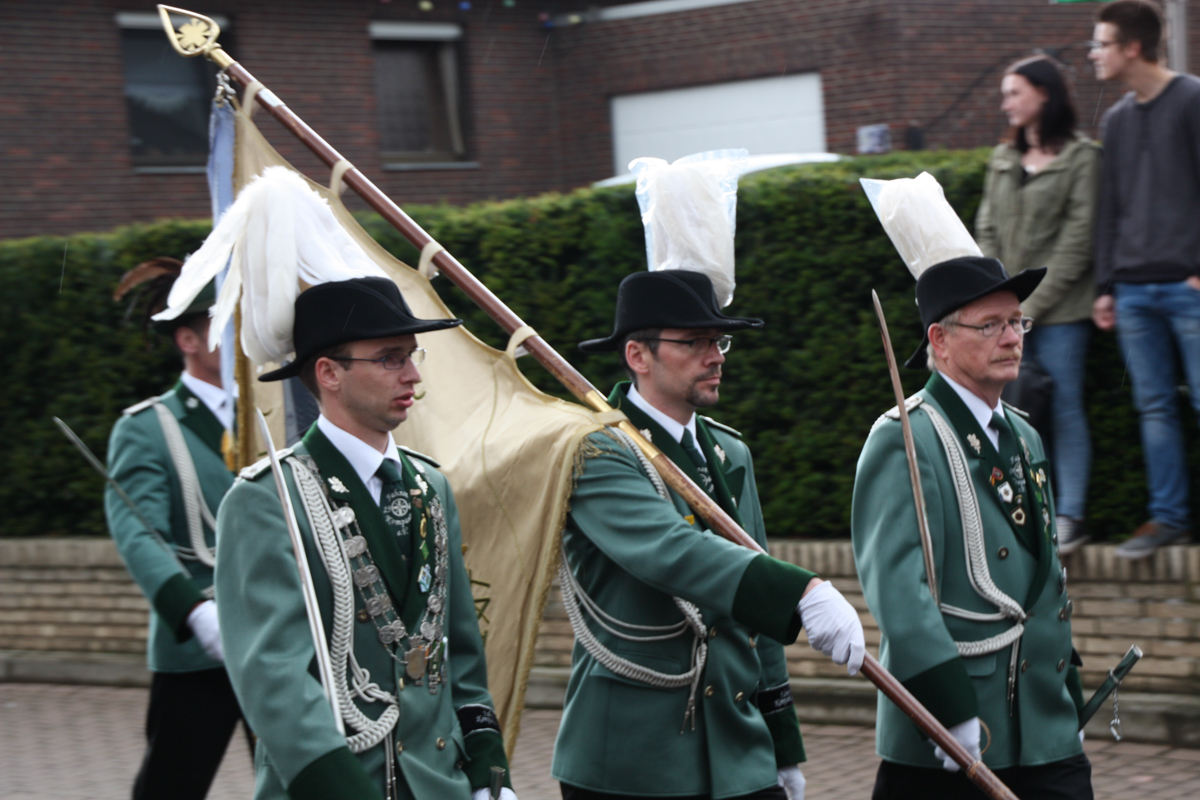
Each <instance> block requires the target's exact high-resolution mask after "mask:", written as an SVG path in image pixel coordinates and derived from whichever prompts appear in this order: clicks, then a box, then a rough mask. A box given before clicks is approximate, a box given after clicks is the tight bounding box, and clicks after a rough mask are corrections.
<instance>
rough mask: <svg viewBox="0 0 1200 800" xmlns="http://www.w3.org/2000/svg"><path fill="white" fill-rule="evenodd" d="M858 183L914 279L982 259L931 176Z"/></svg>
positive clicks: (864, 180) (865, 179)
mask: <svg viewBox="0 0 1200 800" xmlns="http://www.w3.org/2000/svg"><path fill="white" fill-rule="evenodd" d="M859 182H860V183H861V184H862V187H863V191H864V192H866V193H867V199H868V200H870V201H871V207H872V208H873V209H875V215H876V216H878V217H879V221H880V222H881V223H883V229H884V230H885V231H887V235H888V237H889V238H890V239H891V240H892V244H893V245H895V247H896V251H897V252H899V253H900V257H901V258H903V259H904V263H905V264H907V265H908V269H909V271H910V272H912V274H913V277H914V278H920V277H921V273H922V272H924V271H925V270H927V269H929V268H930V267H932V266H933V265H934V264H940V263H942V262H943V261H949V260H950V259H952V258H961V257H963V256H982V255H983V253H982V251H980V249H979V245H978V244H976V243H975V239H973V238H972V237H971V234H970V233H969V232H968V231H967V226H965V225H963V222H962V220H961V219H959V218H958V214H956V213H954V209H953V208H951V207H950V204H949V203H948V202H946V195H945V193H944V192H943V191H942V186H941V184H940V183H938V182H937V179H936V178H934V177H933V176H932V175H930V174H929V173H928V172H922V173H921V174H920V175H918V176H917V177H915V178H898V179H896V180H891V181H878V180H872V179H870V178H860V179H859Z"/></svg>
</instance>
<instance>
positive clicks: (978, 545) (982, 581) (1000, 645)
mask: <svg viewBox="0 0 1200 800" xmlns="http://www.w3.org/2000/svg"><path fill="white" fill-rule="evenodd" d="M922 407H923V408H924V409H925V413H927V414H928V415H929V419H930V421H932V422H933V427H934V430H935V431H937V434H938V438H940V439H941V441H942V448H943V449H944V450H945V451H946V459H947V461H948V462H949V465H950V474H951V476H952V477H953V479H954V491H955V494H956V495H957V496H958V509H959V516H960V519H961V520H962V528H963V544H964V550H965V552H966V561H967V564H966V566H967V578H968V579H969V580H970V582H971V587H972V588H973V589H974V590H975V592H976V594H978V595H979V596H980V597H982V598H983V599H984V600H986V601H988V602H989V603H991V604H992V605H994V606H996V607H997V608H998V609H999V612H997V613H994V614H983V613H980V612H976V611H968V610H966V609H962V608H958V607H956V606H951V605H949V604H947V603H941V604H940V606H939V607H940V610H941V611H942V613H944V614H948V615H950V616H954V617H959V618H960V619H968V620H972V621H976V622H995V621H999V620H1002V619H1012V620H1015V621H1016V622H1015V624H1014V625H1013V627H1011V628H1009V629H1008V630H1006V631H1003V632H1001V633H998V634H996V635H995V636H991V637H989V638H987V639H980V640H978V641H972V642H955V643H954V644H955V646H956V647H957V648H958V654H959V655H960V656H964V657H968V658H969V657H972V656H981V655H987V654H988V653H995V652H996V651H998V650H1003V649H1004V648H1005V647H1008V646H1009V645H1010V644H1012V643H1013V642H1015V641H1017V640H1018V639H1020V638H1021V635H1022V634H1023V633H1024V632H1025V626H1024V624H1023V623H1024V622H1025V619H1026V615H1025V610H1024V609H1023V608H1021V604H1020V603H1018V602H1017V601H1016V600H1014V599H1013V598H1011V597H1009V596H1008V595H1007V594H1005V593H1004V592H1002V591H1001V590H1000V588H999V587H998V586H996V584H995V582H994V581H992V575H991V572H990V571H989V570H988V565H987V547H986V544H985V543H984V540H983V519H982V517H981V516H980V513H979V498H978V497H977V496H976V494H975V484H974V482H973V481H972V480H971V473H970V470H969V469H968V468H967V464H966V456H965V454H964V453H963V450H962V445H961V444H960V443H959V441H958V437H957V435H956V434H955V433H954V430H953V429H952V428H951V427H950V425H949V424H948V423H947V422H946V420H945V419H944V418H943V417H942V415H941V414H939V413H938V412H937V411H936V410H935V409H934V408H933V407H932V406H930V405H929V404H928V403H926V404H924V406H922Z"/></svg>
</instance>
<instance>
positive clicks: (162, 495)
mask: <svg viewBox="0 0 1200 800" xmlns="http://www.w3.org/2000/svg"><path fill="white" fill-rule="evenodd" d="M173 469H174V467H173V466H172V465H171V463H170V456H169V455H168V454H167V450H166V443H165V442H164V441H163V437H162V432H161V429H160V428H159V427H158V421H157V420H156V419H155V417H154V412H153V411H149V410H147V411H143V412H142V413H140V414H137V415H133V416H123V417H121V419H119V420H118V421H117V424H116V425H115V426H113V430H112V435H111V436H110V437H109V442H108V472H109V475H110V476H111V477H112V478H113V479H114V480H115V481H116V482H117V483H118V484H119V485H120V486H121V488H122V489H124V490H125V493H126V494H128V495H129V497H130V499H132V500H133V502H134V503H135V504H136V505H137V507H138V510H139V511H140V512H141V513H142V515H143V516H144V517H145V518H146V520H147V521H148V522H150V524H152V525H153V526H154V527H155V530H157V532H158V535H159V536H161V537H163V538H164V539H165V540H167V541H169V540H170V532H171V498H172V496H173V491H174V490H173V489H172V475H173ZM104 511H105V516H106V517H107V519H108V529H109V531H110V532H111V533H112V537H113V540H114V541H115V542H116V545H117V550H118V552H120V554H121V558H122V560H124V562H125V566H126V567H127V568H128V569H129V574H130V575H132V576H133V579H134V581H135V582H136V583H137V585H138V588H140V589H141V590H142V594H144V595H145V596H146V599H148V600H149V601H150V602H151V604H152V605H153V607H154V611H155V613H157V614H158V615H159V616H160V617H161V618H162V619H163V621H164V622H166V624H167V626H168V628H170V630H172V631H174V633H175V637H176V639H177V640H178V641H180V642H183V641H186V640H188V639H190V638H191V637H192V630H191V628H190V627H188V625H187V615H188V612H190V611H191V610H192V608H193V607H194V606H195V605H196V604H197V603H200V602H201V601H203V600H204V596H203V595H202V594H201V593H200V589H199V588H198V587H197V586H196V585H195V584H194V583H193V582H192V580H191V577H190V576H189V575H188V574H187V573H186V572H185V571H184V570H183V569H182V568H181V567H180V566H179V562H178V561H176V560H175V559H174V558H173V557H172V556H171V554H170V553H169V552H167V549H166V548H165V547H163V544H162V543H161V542H160V541H159V540H158V537H156V536H155V535H154V533H153V532H151V531H149V530H147V529H146V527H145V526H144V525H143V524H142V523H141V521H140V520H139V519H138V517H137V516H136V515H135V514H134V513H133V511H131V510H130V508H129V507H128V506H127V505H126V504H125V502H124V501H123V500H122V499H121V498H120V496H119V495H118V494H117V493H116V491H115V490H114V489H113V488H112V486H108V487H107V488H106V489H105V493H104Z"/></svg>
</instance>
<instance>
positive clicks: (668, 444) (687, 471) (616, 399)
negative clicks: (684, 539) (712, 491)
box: [608, 381, 741, 528]
mask: <svg viewBox="0 0 1200 800" xmlns="http://www.w3.org/2000/svg"><path fill="white" fill-rule="evenodd" d="M627 386H629V381H621V382H620V383H618V384H617V385H616V386H615V387H614V388H613V390H612V394H610V395H609V396H608V404H609V405H611V406H612V407H613V408H616V409H619V410H621V411H622V412H624V414H625V416H627V417H629V421H630V422H632V423H633V425H634V427H635V428H637V429H638V430H641V431H648V432H649V433H650V435H649V436H648V437H647V438H648V439H650V443H651V444H653V445H654V446H655V447H657V448H658V449H659V450H661V451H662V452H663V455H665V456H666V457H667V458H669V459H671V461H672V463H674V464H675V466H677V467H679V469H680V470H682V471H683V474H684V475H687V476H688V477H689V478H691V479H692V481H693V482H695V484H696V485H697V486H702V485H703V484H702V483H701V482H700V473H699V472H697V471H696V465H695V464H694V463H692V459H691V457H690V456H688V454H687V453H685V452H683V446H682V445H680V444H679V442H677V441H675V438H674V437H673V436H671V434H669V433H667V432H666V430H664V429H663V427H662V426H661V425H659V424H658V423H657V422H655V421H654V420H653V419H651V418H650V416H649V415H648V414H646V413H645V412H644V411H642V410H641V409H640V408H638V407H637V406H635V405H634V404H633V403H627V402H625V400H626V398H625V392H626V388H625V387H627ZM696 430H697V431H698V432H699V431H700V430H701V428H700V422H699V420H697V423H696ZM705 436H706V437H707V438H708V443H707V444H706V445H705V444H702V445H701V447H702V448H703V449H704V457H705V458H707V459H708V463H709V470H708V472H709V475H710V477H712V479H713V486H714V488H716V491H717V502H718V503H719V504H720V506H721V508H723V509H725V512H726V513H727V514H729V516H731V517H733V518H734V520H735V521H737V520H739V517H738V513H737V508H736V507H735V506H734V505H733V503H731V502H730V501H729V498H730V494H729V487H728V486H727V485H726V484H725V482H724V476H723V475H722V474H721V473H723V471H724V470H723V469H719V468H717V466H718V465H719V464H720V461H719V460H717V457H716V456H715V455H714V454H713V452H712V435H711V434H709V433H708V431H707V430H705V431H704V433H703V434H702V435H701V438H703V437H705ZM717 487H720V488H717ZM722 491H723V492H724V497H722V496H721V492H722ZM693 510H694V509H693ZM695 524H696V525H698V526H699V527H701V528H707V525H705V523H704V520H703V519H701V518H700V517H699V516H697V517H696V521H695ZM738 524H739V525H740V524H741V522H740V521H738Z"/></svg>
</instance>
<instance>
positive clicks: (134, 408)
mask: <svg viewBox="0 0 1200 800" xmlns="http://www.w3.org/2000/svg"><path fill="white" fill-rule="evenodd" d="M158 399H159V398H157V397H147V398H146V399H145V400H143V401H142V402H140V403H134V404H133V405H131V406H130V407H129V408H127V409H125V410H123V411H122V412H121V413H122V414H124V415H125V416H127V417H131V416H133V415H134V414H136V413H138V412H139V411H145V410H146V409H147V408H149V407H150V406H152V405H154V403H155V402H157V401H158Z"/></svg>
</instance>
